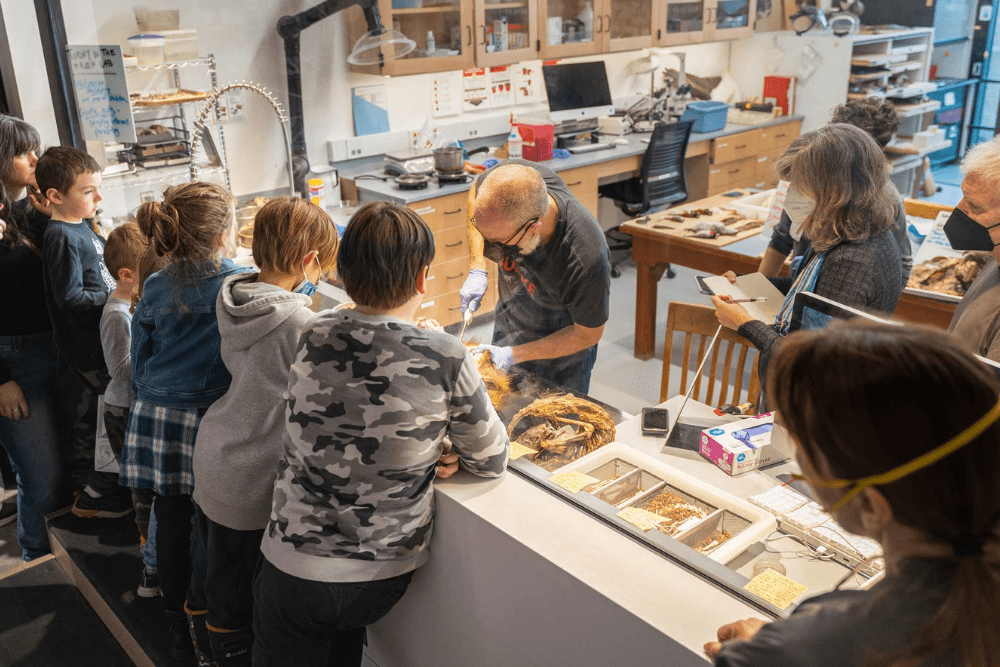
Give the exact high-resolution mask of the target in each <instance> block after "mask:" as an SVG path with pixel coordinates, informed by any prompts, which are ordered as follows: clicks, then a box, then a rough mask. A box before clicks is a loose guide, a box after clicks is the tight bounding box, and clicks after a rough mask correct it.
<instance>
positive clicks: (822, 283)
mask: <svg viewBox="0 0 1000 667" xmlns="http://www.w3.org/2000/svg"><path fill="white" fill-rule="evenodd" d="M815 257H816V255H810V256H807V257H806V259H804V260H803V262H808V261H812V260H813V259H815ZM771 282H773V283H774V284H775V286H776V287H777V288H778V289H780V290H781V291H782V292H783V293H785V294H787V293H788V290H790V289H791V287H792V279H791V278H771ZM905 286H906V283H904V282H903V273H902V270H901V269H900V259H899V248H898V247H897V246H896V241H895V240H894V239H893V237H892V232H884V233H883V234H880V235H879V236H876V237H874V238H871V239H868V240H867V241H864V242H862V243H841V244H840V245H838V246H836V247H835V248H833V249H832V250H830V253H829V254H828V255H827V257H826V261H824V262H823V267H822V268H821V269H820V271H819V277H818V278H817V279H816V288H815V289H814V290H813V292H814V293H815V294H818V295H820V296H825V297H826V298H828V299H832V300H834V301H836V302H837V303H841V304H844V305H845V306H851V307H853V308H858V309H860V310H865V311H873V312H875V313H876V314H881V315H891V314H892V311H894V310H896V303H897V302H898V301H899V294H900V292H902V291H903V288H904V287H905ZM737 333H739V334H740V335H741V336H743V337H744V338H746V339H748V340H749V341H750V342H751V343H753V345H754V347H756V348H757V349H758V350H759V351H760V363H759V364H758V371H759V373H760V377H761V378H762V379H763V378H766V377H767V365H768V363H769V362H770V360H771V353H772V352H773V351H774V346H775V345H777V344H778V341H780V340H781V335H780V334H779V333H778V332H777V330H776V329H775V328H774V323H773V322H761V321H760V320H753V321H751V322H747V323H746V324H744V325H743V326H741V327H740V328H739V331H738V332H737Z"/></svg>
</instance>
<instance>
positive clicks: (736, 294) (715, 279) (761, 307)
mask: <svg viewBox="0 0 1000 667" xmlns="http://www.w3.org/2000/svg"><path fill="white" fill-rule="evenodd" d="M695 279H696V280H697V282H698V287H699V289H701V290H702V293H703V294H710V295H712V296H728V297H730V298H733V299H752V298H760V297H763V298H765V299H766V301H756V302H754V303H742V304H740V305H741V306H743V307H744V308H746V311H747V312H748V313H750V316H751V317H753V318H754V319H757V320H760V321H762V322H767V323H769V324H770V323H772V322H774V319H775V318H776V317H777V316H778V312H779V311H780V310H781V304H782V303H784V302H785V295H784V294H782V293H781V291H780V290H779V289H778V288H777V287H775V286H774V284H773V283H772V282H771V281H770V280H768V279H767V276H765V275H764V274H762V273H748V274H746V275H742V276H739V277H738V278H737V279H736V282H735V283H731V282H729V279H728V278H725V277H723V276H708V277H703V276H696V278H695Z"/></svg>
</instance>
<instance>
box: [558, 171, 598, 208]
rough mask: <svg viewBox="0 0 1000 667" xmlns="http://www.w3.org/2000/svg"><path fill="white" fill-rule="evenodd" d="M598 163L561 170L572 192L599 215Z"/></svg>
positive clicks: (561, 174) (562, 177) (560, 175)
mask: <svg viewBox="0 0 1000 667" xmlns="http://www.w3.org/2000/svg"><path fill="white" fill-rule="evenodd" d="M597 171H598V170H597V165H590V166H589V167H577V168H576V169H566V170H564V171H561V172H559V177H560V178H561V179H563V182H564V183H565V184H566V187H567V188H568V189H569V191H570V193H571V194H572V195H573V196H574V197H576V198H577V199H579V200H580V203H581V204H583V205H584V206H586V207H587V210H588V211H590V212H591V213H593V214H594V217H597Z"/></svg>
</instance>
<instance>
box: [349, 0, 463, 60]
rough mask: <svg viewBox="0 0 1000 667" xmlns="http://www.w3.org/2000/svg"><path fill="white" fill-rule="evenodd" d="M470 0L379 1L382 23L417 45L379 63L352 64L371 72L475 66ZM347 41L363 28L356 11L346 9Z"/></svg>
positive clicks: (350, 46)
mask: <svg viewBox="0 0 1000 667" xmlns="http://www.w3.org/2000/svg"><path fill="white" fill-rule="evenodd" d="M472 2H473V0H379V3H378V8H379V11H380V12H381V14H382V22H383V23H384V24H385V26H386V27H390V26H391V27H392V28H394V29H396V30H398V31H400V32H401V33H403V34H404V35H406V36H407V37H409V38H410V39H412V40H413V41H414V42H416V44H417V48H415V49H414V50H413V51H411V52H410V53H409V54H407V55H406V56H404V57H402V58H399V59H396V60H386V61H385V63H384V64H383V65H381V66H378V65H374V66H371V67H359V66H352V69H354V70H355V71H359V72H368V73H371V74H388V75H390V76H394V75H398V74H420V73H424V72H447V71H450V70H458V69H468V68H470V67H475V64H476V48H477V47H476V46H473V42H474V41H475V36H474V35H473V31H472V19H473V12H472ZM348 24H349V33H350V37H349V39H350V44H349V45H348V48H349V49H350V48H353V46H354V43H355V42H356V41H357V40H358V39H359V38H360V37H361V36H362V35H363V34H365V31H366V30H367V27H366V25H365V20H364V16H363V14H362V13H361V12H360V11H352V12H349V19H348Z"/></svg>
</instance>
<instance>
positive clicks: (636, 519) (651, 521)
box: [617, 507, 667, 530]
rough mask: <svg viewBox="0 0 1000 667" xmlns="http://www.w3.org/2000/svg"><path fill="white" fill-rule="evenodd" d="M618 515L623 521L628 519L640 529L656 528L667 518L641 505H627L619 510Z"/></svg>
mask: <svg viewBox="0 0 1000 667" xmlns="http://www.w3.org/2000/svg"><path fill="white" fill-rule="evenodd" d="M617 516H618V518H619V519H621V520H622V521H628V522H629V523H630V524H632V525H633V526H635V527H636V528H638V529H639V530H649V529H650V528H656V526H658V525H659V524H661V523H663V522H664V521H666V520H667V518H666V517H663V516H660V515H659V514H654V513H653V512H650V511H649V510H644V509H642V508H639V507H626V508H625V509H623V510H622V511H621V512H619V513H618V514H617Z"/></svg>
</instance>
